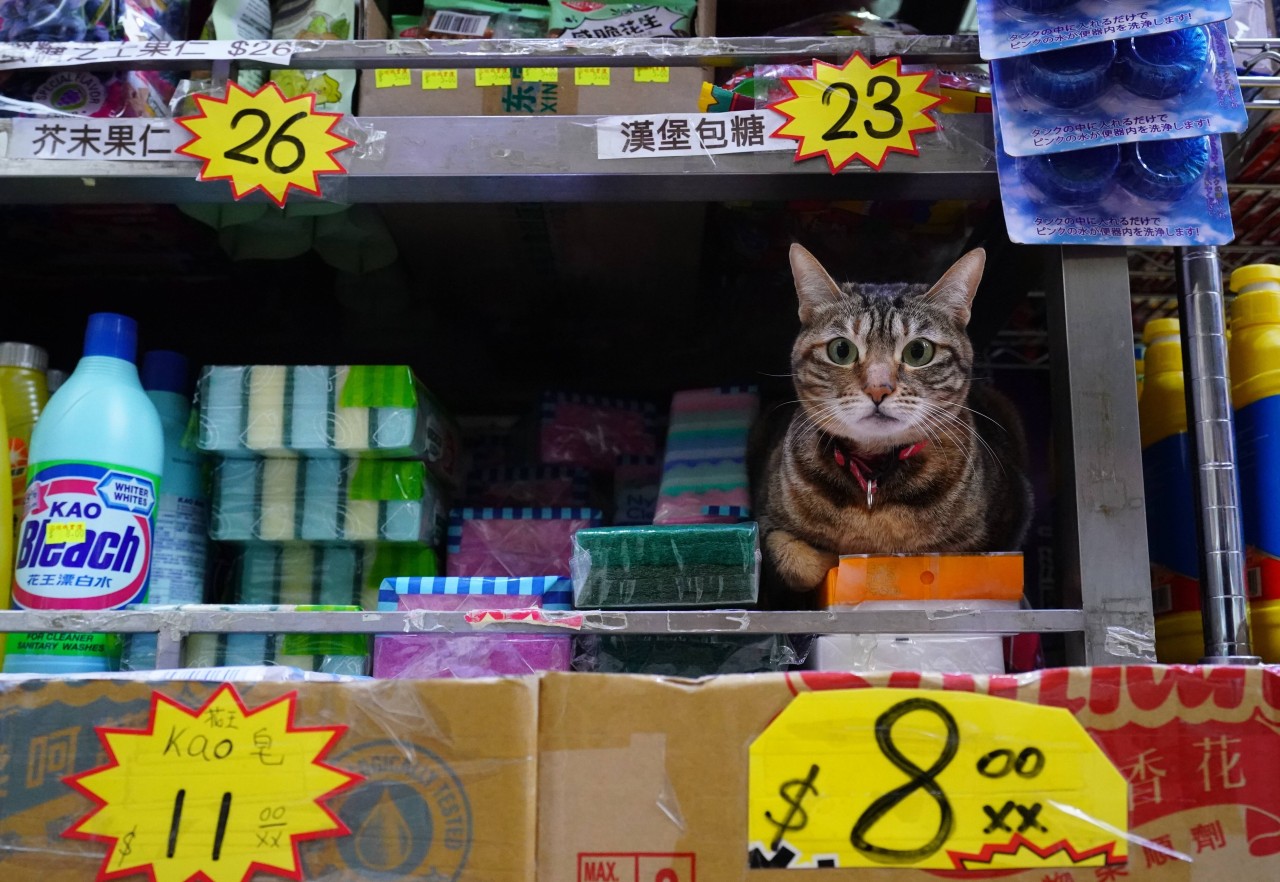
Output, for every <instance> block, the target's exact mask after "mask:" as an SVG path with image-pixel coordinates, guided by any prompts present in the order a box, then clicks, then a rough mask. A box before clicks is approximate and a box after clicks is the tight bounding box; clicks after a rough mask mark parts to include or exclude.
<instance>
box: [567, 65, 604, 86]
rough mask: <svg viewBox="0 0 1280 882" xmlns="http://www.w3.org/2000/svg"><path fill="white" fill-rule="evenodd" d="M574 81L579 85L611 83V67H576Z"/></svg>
mask: <svg viewBox="0 0 1280 882" xmlns="http://www.w3.org/2000/svg"><path fill="white" fill-rule="evenodd" d="M573 82H574V85H577V86H607V85H609V68H607V67H575V68H574V69H573Z"/></svg>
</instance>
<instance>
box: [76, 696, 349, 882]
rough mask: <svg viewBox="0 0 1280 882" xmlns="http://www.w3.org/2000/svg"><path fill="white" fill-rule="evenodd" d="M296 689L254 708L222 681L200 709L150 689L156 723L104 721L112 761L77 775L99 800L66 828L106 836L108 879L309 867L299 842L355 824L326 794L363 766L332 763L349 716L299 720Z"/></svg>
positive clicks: (185, 879) (235, 879)
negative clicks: (138, 725)
mask: <svg viewBox="0 0 1280 882" xmlns="http://www.w3.org/2000/svg"><path fill="white" fill-rule="evenodd" d="M296 701H297V693H296V692H291V693H289V694H288V695H286V696H284V697H283V698H281V699H278V700H276V701H273V702H271V703H270V704H265V705H263V706H262V707H259V708H257V709H255V710H249V709H247V708H246V707H245V706H244V704H243V702H241V700H240V696H239V695H238V694H236V691H235V688H234V687H233V686H231V685H230V684H227V685H224V686H222V687H221V688H220V689H218V691H217V692H215V693H214V695H213V697H212V698H210V699H209V700H208V701H207V702H205V704H204V705H203V706H202V707H200V708H198V709H196V710H191V709H189V708H187V707H184V706H183V705H180V704H177V703H176V702H173V701H171V700H170V699H168V698H165V697H164V696H163V695H160V694H159V693H153V694H152V696H151V719H150V721H149V722H148V724H147V726H146V728H145V729H109V728H105V727H97V733H98V738H99V739H100V740H101V741H102V745H103V747H104V748H105V749H106V751H107V755H108V756H109V757H110V761H109V762H108V763H107V764H106V765H104V766H102V767H100V768H97V769H91V770H89V771H87V772H81V773H80V774H78V775H72V776H71V777H69V778H67V783H68V784H69V785H70V786H71V787H74V788H75V789H76V790H78V791H79V792H80V793H82V794H84V795H85V796H87V797H89V798H90V799H92V800H93V801H94V803H96V807H95V808H94V809H93V810H92V811H90V812H89V813H88V814H87V815H86V816H85V817H83V818H81V819H80V820H79V821H77V822H76V823H75V824H74V825H73V826H72V827H71V828H70V829H69V830H67V831H66V833H65V834H64V835H65V836H68V837H71V838H75V839H91V840H96V841H99V842H106V843H107V844H108V845H109V846H110V849H109V851H108V852H107V857H106V859H105V860H104V861H103V864H102V867H101V869H99V871H98V876H97V878H98V880H100V882H101V880H108V879H116V878H119V877H123V876H129V875H133V874H138V873H146V874H149V875H150V876H151V879H152V880H153V882H193V880H199V882H247V880H248V879H249V878H250V877H252V876H253V875H254V874H255V873H258V872H263V873H275V874H277V875H280V876H285V877H287V878H290V879H301V878H302V865H301V864H300V863H299V860H298V843H299V842H302V841H303V840H307V839H317V838H320V837H326V836H344V835H346V834H348V833H349V832H350V830H348V829H347V827H346V825H345V824H343V823H342V821H340V820H338V818H337V817H335V816H334V815H333V814H332V813H331V812H330V811H329V809H328V808H326V807H325V806H324V805H323V802H324V800H326V799H328V798H329V797H331V796H333V795H334V794H336V793H339V792H341V791H343V790H345V789H347V788H349V787H351V786H352V785H354V784H355V783H357V782H358V781H361V780H363V778H362V777H361V776H360V775H356V774H352V773H351V772H344V771H342V770H340V769H336V768H334V767H332V766H329V765H326V764H325V763H324V762H323V759H324V757H325V755H326V754H327V753H328V752H329V750H330V748H332V747H333V746H334V744H336V743H337V741H338V739H339V738H340V737H342V734H343V733H344V732H345V731H346V727H345V726H319V727H315V728H303V727H300V726H295V725H294V723H293V715H294V709H295V702H296Z"/></svg>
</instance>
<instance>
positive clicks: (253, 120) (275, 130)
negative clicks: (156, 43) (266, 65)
mask: <svg viewBox="0 0 1280 882" xmlns="http://www.w3.org/2000/svg"><path fill="white" fill-rule="evenodd" d="M315 103H316V96H315V95H314V94H310V93H308V94H306V95H299V96H298V97H297V98H285V97H284V94H283V93H281V91H280V89H279V87H278V86H276V84H275V83H267V84H266V85H265V86H263V87H262V88H261V89H259V90H258V91H256V92H248V91H246V90H244V89H242V88H240V86H238V85H236V84H235V83H230V84H229V85H228V87H227V96H226V97H225V98H214V97H212V96H209V95H200V96H197V97H196V104H197V106H198V107H199V108H200V113H198V114H196V115H194V116H187V117H181V118H179V119H178V120H177V122H178V123H179V124H180V125H181V126H183V127H184V128H186V129H187V131H189V132H191V134H192V135H193V136H194V137H193V139H192V140H191V141H188V142H187V143H186V144H184V145H182V146H181V147H179V148H178V152H179V153H182V154H185V155H187V156H193V157H195V158H196V159H202V160H204V166H203V167H202V168H201V169H200V174H199V179H200V180H202V181H230V182H231V190H232V193H233V194H234V195H235V198H236V199H242V198H244V197H245V196H247V195H249V194H250V193H252V192H254V191H255V190H261V191H263V192H264V193H266V194H267V195H268V196H269V197H271V200H272V201H273V202H275V203H276V205H279V206H283V205H284V202H285V199H286V197H288V195H289V191H290V190H291V189H298V190H303V191H305V192H307V193H312V194H314V195H316V196H319V195H320V182H319V176H320V175H332V174H345V173H346V168H345V167H344V166H343V165H342V163H340V162H339V161H338V160H337V159H336V158H335V156H334V154H335V153H337V152H338V151H340V150H345V149H347V148H348V147H351V146H352V145H353V144H354V143H355V142H354V141H351V140H349V139H347V138H344V137H342V136H341V135H338V134H335V133H334V131H333V127H334V126H335V125H337V123H338V121H339V120H340V119H342V114H340V113H323V112H320V111H317V110H316V109H315Z"/></svg>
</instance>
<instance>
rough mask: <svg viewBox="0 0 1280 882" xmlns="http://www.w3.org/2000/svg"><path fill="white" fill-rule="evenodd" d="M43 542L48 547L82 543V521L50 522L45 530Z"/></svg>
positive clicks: (83, 532)
mask: <svg viewBox="0 0 1280 882" xmlns="http://www.w3.org/2000/svg"><path fill="white" fill-rule="evenodd" d="M45 534H46V535H45V540H44V541H45V542H46V543H47V544H49V545H58V544H59V543H63V542H69V543H71V544H74V545H78V544H80V543H81V542H84V536H85V526H84V521H61V522H56V521H51V522H50V523H49V526H48V527H46V528H45Z"/></svg>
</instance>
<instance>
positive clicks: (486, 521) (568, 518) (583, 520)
mask: <svg viewBox="0 0 1280 882" xmlns="http://www.w3.org/2000/svg"><path fill="white" fill-rule="evenodd" d="M600 521H601V513H600V512H599V511H598V510H597V509H593V508H456V509H454V510H453V511H452V512H450V514H449V545H448V553H447V554H446V556H445V572H446V574H447V575H450V576H529V575H536V576H567V575H569V572H570V559H571V558H572V556H573V536H574V534H575V533H577V532H578V531H579V530H582V529H585V528H588V527H596V526H599V525H600Z"/></svg>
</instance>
